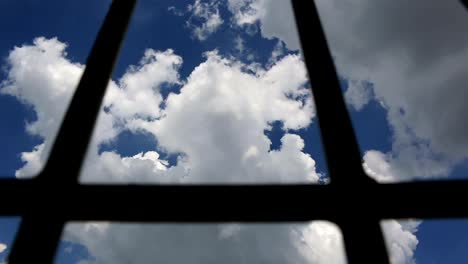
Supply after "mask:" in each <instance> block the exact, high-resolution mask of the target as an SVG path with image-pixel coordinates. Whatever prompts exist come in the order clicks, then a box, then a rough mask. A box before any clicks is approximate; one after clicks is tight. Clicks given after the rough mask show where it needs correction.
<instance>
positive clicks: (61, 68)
mask: <svg viewBox="0 0 468 264" xmlns="http://www.w3.org/2000/svg"><path fill="white" fill-rule="evenodd" d="M64 49H65V45H64V44H63V43H61V42H59V41H58V40H57V39H44V38H38V39H36V40H35V42H34V44H33V45H23V46H21V47H17V48H15V49H14V50H13V51H12V52H11V53H10V55H9V57H8V58H9V59H8V63H9V68H8V79H7V80H6V81H4V82H2V86H1V91H2V92H3V93H7V94H10V95H12V96H15V97H17V98H18V99H19V100H21V101H22V102H24V103H25V104H28V105H31V106H32V107H33V108H34V110H35V111H37V112H38V120H37V121H34V122H33V123H32V124H29V125H28V129H29V130H28V131H30V132H31V133H35V134H38V135H40V136H42V137H43V138H44V143H42V144H41V145H38V146H36V148H35V149H34V150H33V151H32V152H30V153H28V154H24V153H23V159H24V160H25V161H26V162H27V163H26V165H25V166H24V167H23V168H22V169H20V170H19V171H18V173H19V174H21V175H22V174H26V173H30V172H31V171H33V168H36V169H37V168H38V167H40V163H43V162H44V160H45V157H46V155H47V153H46V152H45V151H44V149H47V148H50V142H52V141H53V137H54V134H55V132H56V130H57V128H58V124H59V121H60V120H61V118H62V114H63V110H64V109H65V107H66V105H67V102H68V100H69V97H70V95H71V94H72V92H73V90H74V87H75V85H76V83H77V80H78V78H79V76H80V74H81V72H82V70H83V66H82V65H79V64H76V63H72V62H70V61H69V60H68V59H67V58H66V53H65V52H64ZM35 62H40V63H35ZM181 63H182V59H181V58H180V57H179V56H177V55H175V54H174V53H173V52H172V51H171V50H168V51H165V52H158V51H154V50H147V51H146V52H145V54H144V57H143V59H142V60H141V62H140V64H139V65H138V66H132V67H130V68H129V70H128V71H127V72H126V73H125V74H124V75H123V77H122V78H121V79H120V80H119V81H118V82H113V81H111V82H110V84H109V88H108V93H107V95H106V97H105V100H104V108H103V109H106V110H105V111H104V110H103V111H101V113H100V116H99V123H98V125H97V128H96V132H95V134H94V136H93V139H92V143H91V147H90V149H89V155H88V158H87V160H86V166H85V168H84V171H83V180H84V181H87V182H89V181H112V182H140V183H141V182H154V181H157V182H187V181H189V182H202V181H203V182H210V181H211V182H219V181H223V182H278V181H281V182H297V181H311V182H316V181H317V180H318V173H317V172H316V169H315V161H314V160H313V159H312V157H311V156H310V155H308V154H306V153H304V152H303V147H304V142H303V140H302V139H301V138H300V137H299V136H298V135H294V134H291V133H289V132H287V131H286V133H285V135H284V136H283V138H282V139H281V141H282V146H281V148H280V149H279V150H275V151H269V147H270V144H271V142H270V140H269V139H268V138H267V137H266V136H265V135H264V130H265V129H271V125H270V124H271V122H273V121H276V120H280V121H282V122H283V124H284V129H286V130H287V129H298V128H303V127H307V126H308V125H309V124H310V123H311V121H312V118H313V117H314V111H313V104H312V101H311V98H310V96H309V95H308V90H307V88H306V87H305V84H306V72H305V69H304V65H303V63H302V61H301V59H300V57H299V56H296V55H287V56H285V57H283V58H282V59H280V60H278V61H277V62H276V63H275V64H274V65H272V66H271V68H267V69H265V68H262V67H261V66H259V65H246V64H243V63H240V62H237V61H233V60H231V59H226V58H223V57H222V56H220V55H219V54H217V53H216V52H208V53H207V54H206V61H205V62H203V63H201V64H200V65H199V66H198V67H196V68H195V69H194V70H193V72H192V73H191V74H190V76H189V77H188V79H187V80H185V81H181V80H179V76H178V68H179V67H180V65H181ZM246 69H249V71H247V70H246ZM252 71H253V72H252ZM57 73H60V76H57ZM55 82H57V83H55ZM167 82H169V83H172V84H181V85H182V88H181V90H180V93H178V94H175V93H172V94H170V95H169V96H168V98H167V100H166V101H165V105H166V107H165V108H164V109H161V108H160V109H158V108H157V107H158V106H159V104H160V103H161V102H162V98H161V96H160V94H159V88H160V86H161V84H162V83H167ZM37 83H39V84H41V85H40V86H37ZM38 89H40V90H38ZM140 100H143V101H144V102H146V103H145V105H139V102H140ZM52 103H54V104H55V105H51V104H52ZM120 103H122V104H120ZM43 123H45V124H47V126H46V125H45V124H43ZM31 127H32V128H31ZM123 130H131V131H145V133H149V135H150V136H154V137H155V138H157V139H158V144H159V146H160V147H161V148H162V149H164V150H165V151H167V152H170V153H183V155H182V156H181V157H180V158H179V160H178V162H177V165H175V166H169V164H168V162H167V161H164V160H162V159H161V158H160V156H159V153H157V152H156V151H148V152H144V153H139V154H137V155H134V156H131V157H122V156H121V155H120V154H118V153H115V152H112V151H105V152H102V153H98V146H99V145H100V144H102V143H105V142H109V141H111V140H114V139H115V138H116V136H117V135H118V134H119V133H120V132H121V131H123ZM130 172H131V173H130ZM19 176H20V175H19ZM221 176H222V178H220V177H221ZM311 203H313V201H311ZM333 230H336V229H333V226H330V225H327V224H316V223H315V224H314V223H312V224H310V225H304V224H297V225H292V224H287V225H283V226H282V227H280V228H277V227H272V226H261V225H254V226H251V227H244V226H242V227H241V228H238V227H236V228H231V229H230V230H227V231H226V230H225V229H222V228H221V229H220V228H219V226H218V225H212V226H201V227H193V226H192V227H189V228H183V227H182V228H181V227H180V226H172V227H170V226H163V227H156V226H144V227H142V226H122V225H115V224H109V223H101V224H87V225H84V226H78V227H74V228H71V229H70V230H69V231H67V239H69V240H72V241H76V242H80V243H83V244H84V245H85V246H86V247H87V248H88V249H89V250H90V252H92V254H93V255H95V256H96V257H97V262H98V263H128V262H145V261H143V260H147V259H150V258H151V257H152V256H154V254H157V253H158V252H160V253H159V254H160V256H164V257H166V259H168V260H169V261H172V260H177V259H180V260H181V261H183V260H184V257H185V256H187V257H191V258H194V257H198V258H201V259H204V258H206V260H207V261H216V263H218V262H219V259H226V260H232V261H235V262H239V261H240V260H242V259H243V255H242V252H244V251H245V252H249V254H251V255H252V259H251V262H252V263H258V262H259V260H278V259H279V260H284V261H282V262H288V261H289V262H290V263H299V262H310V261H316V262H318V263H343V258H342V257H340V255H339V254H337V253H336V252H337V251H336V250H341V249H340V248H339V245H341V244H340V243H341V242H340V241H341V239H340V236H339V235H338V233H336V232H335V231H333ZM397 230H398V229H397ZM221 236H222V237H223V241H224V242H223V243H220V237H221ZM155 237H160V238H163V239H160V240H158V241H155ZM188 238H196V239H195V240H191V239H188ZM320 241H324V243H321V242H320ZM411 241H412V240H403V241H402V242H401V243H403V245H401V247H403V248H410V249H411V248H412V246H411V245H412V244H409V245H408V244H407V243H409V242H411ZM395 243H400V242H398V241H396V242H395ZM310 246H312V249H310V250H309V247H310ZM337 247H338V248H337ZM180 248H184V249H187V250H188V252H187V254H180ZM272 249H273V250H272ZM136 250H138V251H136ZM135 252H138V253H135ZM212 252H216V253H217V254H215V255H213V254H212ZM236 252H237V253H236ZM405 252H406V251H405ZM233 254H234V255H233ZM408 256H409V255H408ZM215 257H216V258H215ZM137 258H140V260H141V261H138V259H137ZM185 260H187V261H188V260H189V259H185Z"/></svg>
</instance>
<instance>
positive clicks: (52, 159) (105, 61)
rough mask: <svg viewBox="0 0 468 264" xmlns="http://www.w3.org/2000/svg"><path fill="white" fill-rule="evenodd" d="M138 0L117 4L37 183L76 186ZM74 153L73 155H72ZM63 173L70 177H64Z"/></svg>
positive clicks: (92, 54) (112, 9) (88, 62)
mask: <svg viewBox="0 0 468 264" xmlns="http://www.w3.org/2000/svg"><path fill="white" fill-rule="evenodd" d="M135 4H136V0H114V1H113V3H112V4H111V7H110V9H109V12H108V14H107V16H106V18H105V20H104V23H103V25H102V27H101V30H100V31H99V33H98V36H97V38H96V40H95V42H94V46H93V48H92V50H91V52H90V54H89V56H88V59H87V62H86V68H85V71H84V72H83V76H82V77H81V80H80V82H79V84H78V87H77V89H76V92H75V94H74V95H73V98H72V101H71V103H70V106H69V108H68V111H67V112H66V114H65V118H64V120H63V122H62V125H61V127H60V130H59V132H58V135H57V138H56V140H55V143H54V146H53V148H52V150H51V153H50V156H49V160H48V161H47V164H46V166H45V168H44V170H43V173H41V174H40V175H39V176H38V177H37V179H38V180H40V181H48V182H50V183H51V184H54V185H55V184H63V183H64V184H72V183H76V182H77V179H78V176H79V175H78V174H79V171H80V168H81V164H82V162H83V160H84V157H85V154H86V150H87V147H88V143H89V141H90V139H91V135H92V133H93V128H94V123H95V121H96V118H97V116H98V113H99V109H100V107H101V102H102V99H103V97H104V94H105V91H106V88H107V85H108V83H109V80H110V76H111V74H112V70H113V67H114V63H115V61H116V59H117V54H118V52H119V49H120V46H121V42H122V40H123V37H124V34H125V32H126V30H127V25H128V22H129V20H130V17H131V14H132V10H133V8H134V6H135ZM70 150H73V151H70ZM64 169H65V170H66V171H67V174H63V173H62V172H63V171H64Z"/></svg>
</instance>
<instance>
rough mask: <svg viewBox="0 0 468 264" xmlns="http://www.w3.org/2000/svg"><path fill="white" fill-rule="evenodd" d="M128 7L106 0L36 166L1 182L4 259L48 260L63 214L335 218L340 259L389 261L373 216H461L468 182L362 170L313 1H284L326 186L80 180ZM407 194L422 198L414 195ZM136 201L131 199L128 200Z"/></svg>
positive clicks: (136, 218)
mask: <svg viewBox="0 0 468 264" xmlns="http://www.w3.org/2000/svg"><path fill="white" fill-rule="evenodd" d="M135 4H136V0H113V3H112V4H111V7H110V9H109V11H108V13H107V15H106V18H105V20H104V22H103V24H102V27H101V29H100V31H99V33H98V35H97V38H96V40H95V43H94V45H93V48H92V50H91V52H90V54H89V57H88V59H87V63H86V69H85V71H84V73H83V75H82V77H81V80H80V82H79V84H78V87H77V90H76V92H75V94H74V96H73V99H72V101H71V104H70V106H69V108H68V111H67V112H66V115H65V118H64V121H63V123H62V124H61V128H60V130H59V132H58V136H57V138H56V141H55V144H54V146H53V148H52V151H51V154H50V156H49V159H48V162H47V164H46V166H45V168H44V170H43V171H42V172H41V173H40V174H39V175H38V176H37V177H36V178H33V179H27V180H14V179H0V193H2V194H3V195H4V197H14V198H13V199H11V200H9V201H8V202H6V203H3V204H2V205H0V215H1V216H21V219H22V220H21V224H20V228H19V231H18V233H17V236H16V238H15V241H14V244H13V247H12V250H11V253H10V255H9V257H8V259H9V261H8V263H10V264H11V263H13V264H16V263H33V262H34V263H52V262H53V260H54V257H55V252H56V249H57V246H58V243H59V241H60V238H61V234H62V230H63V227H64V225H65V224H66V223H67V222H69V221H122V222H138V223H158V222H159V223H161V222H178V223H202V222H203V223H218V222H241V223H251V222H262V223H279V222H309V221H313V220H327V221H331V222H333V223H335V224H337V226H338V227H339V228H340V229H341V231H342V234H343V238H344V244H345V249H346V254H347V260H348V263H350V264H358V263H367V262H369V263H389V258H388V254H387V250H386V247H385V243H384V238H383V235H382V230H381V226H380V221H381V220H384V219H390V218H460V217H468V206H467V205H466V202H464V198H466V196H467V195H466V194H467V193H468V181H464V180H451V181H438V182H411V183H391V184H378V183H377V182H375V181H374V180H372V179H371V178H370V177H368V176H367V175H366V173H365V172H364V170H363V168H362V159H361V155H360V151H359V148H358V144H357V142H356V137H355V134H354V131H353V127H352V124H351V121H350V118H349V114H348V112H347V109H346V105H345V103H344V99H343V95H342V91H341V88H340V83H339V79H338V77H337V73H336V69H335V66H334V63H333V59H332V56H331V54H330V50H329V47H328V45H327V41H326V38H325V34H324V32H323V28H322V26H321V23H320V19H319V15H318V12H317V9H316V6H315V4H314V2H313V1H307V0H292V4H293V9H294V13H295V18H296V24H297V28H298V32H299V37H300V41H301V44H302V50H303V54H304V58H305V62H306V66H307V70H308V73H309V80H310V82H311V84H312V87H313V89H312V93H313V95H314V100H315V104H316V111H317V116H318V120H319V121H318V122H319V128H320V131H321V137H322V142H323V145H324V149H325V157H326V160H327V163H328V168H329V174H330V179H331V182H330V183H329V184H327V185H310V184H289V185H279V184H262V185H242V184H238V185H194V184H190V185H125V186H121V185H109V184H98V185H82V184H79V183H78V177H79V172H80V168H81V165H82V162H83V159H84V157H85V154H86V149H87V146H88V142H89V140H90V138H91V134H92V131H93V127H94V123H95V121H96V117H97V114H98V112H99V109H100V106H101V102H102V98H103V96H104V93H105V90H106V87H107V84H108V82H109V79H110V76H111V73H112V69H113V66H114V64H115V61H116V59H117V56H118V51H119V48H120V45H121V43H122V41H123V38H124V35H125V32H126V30H127V26H128V23H129V20H130V18H131V16H132V13H133V9H134V7H135ZM70 149H73V151H69V150H70ZM65 154H66V155H65ZM213 197H216V201H214V199H213ZM415 197H424V200H423V201H417V202H416V201H415ZM154 200H161V201H165V202H164V203H160V204H157V207H156V208H155V206H154V204H153V203H151V202H149V201H154ZM218 201H222V206H219V205H218ZM311 201H320V203H314V202H311ZM137 202H138V204H139V206H134V205H135V204H137ZM62 204H63V206H62Z"/></svg>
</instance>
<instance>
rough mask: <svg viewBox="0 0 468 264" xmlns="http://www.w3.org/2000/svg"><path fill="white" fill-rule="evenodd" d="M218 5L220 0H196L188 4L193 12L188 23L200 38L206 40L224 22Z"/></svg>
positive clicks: (188, 8)
mask: <svg viewBox="0 0 468 264" xmlns="http://www.w3.org/2000/svg"><path fill="white" fill-rule="evenodd" d="M218 6H219V1H209V2H203V1H202V0H195V2H194V3H193V4H191V5H188V6H187V10H188V12H189V13H190V14H191V17H190V19H189V20H188V21H187V25H188V26H189V27H190V28H191V29H192V33H193V36H194V37H195V38H197V39H198V40H200V41H203V40H205V39H206V38H208V36H209V35H211V34H212V33H214V32H216V31H217V30H218V28H219V27H220V26H221V25H222V24H223V22H224V21H223V19H222V18H221V15H220V13H219V7H218Z"/></svg>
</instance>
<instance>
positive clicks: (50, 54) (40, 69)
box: [0, 38, 84, 177]
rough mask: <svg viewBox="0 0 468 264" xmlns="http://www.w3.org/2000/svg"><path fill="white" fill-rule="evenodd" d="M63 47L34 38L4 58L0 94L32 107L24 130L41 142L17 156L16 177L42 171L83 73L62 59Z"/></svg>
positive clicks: (58, 43) (54, 40)
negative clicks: (19, 164)
mask: <svg viewBox="0 0 468 264" xmlns="http://www.w3.org/2000/svg"><path fill="white" fill-rule="evenodd" d="M65 48H66V44H65V43H62V42H60V41H59V40H57V39H56V38H53V39H45V38H36V39H35V40H34V44H33V45H23V46H21V47H15V48H14V49H13V50H12V51H11V52H10V54H9V56H8V58H7V64H8V68H7V78H6V79H5V80H3V81H2V82H1V83H0V93H2V94H7V95H11V96H14V97H16V98H17V99H18V100H19V101H21V102H22V103H24V104H26V105H28V106H30V107H32V108H33V110H34V112H35V113H36V115H37V119H36V120H35V121H33V122H31V123H28V124H27V126H26V131H27V132H28V133H30V134H32V135H38V136H40V137H42V138H44V140H45V141H44V143H43V144H41V145H39V146H36V147H35V148H34V149H33V150H32V151H31V152H24V153H22V154H21V159H22V160H23V161H24V162H26V165H25V166H24V167H23V169H20V170H18V171H17V172H16V176H17V177H25V176H31V175H33V174H35V173H37V172H39V170H40V169H41V168H42V166H43V164H44V161H45V158H46V157H47V155H48V153H49V151H50V146H51V143H50V142H51V141H53V140H54V136H55V133H56V131H57V129H58V127H59V125H60V121H61V120H62V117H63V115H62V114H63V112H64V111H65V108H66V107H67V105H68V103H69V101H70V98H71V95H72V92H73V89H72V88H73V87H74V86H75V85H76V84H77V83H78V80H79V78H80V76H81V73H82V72H83V68H84V66H83V65H80V64H78V63H72V62H70V61H69V60H67V59H66V55H67V54H66V52H65Z"/></svg>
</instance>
